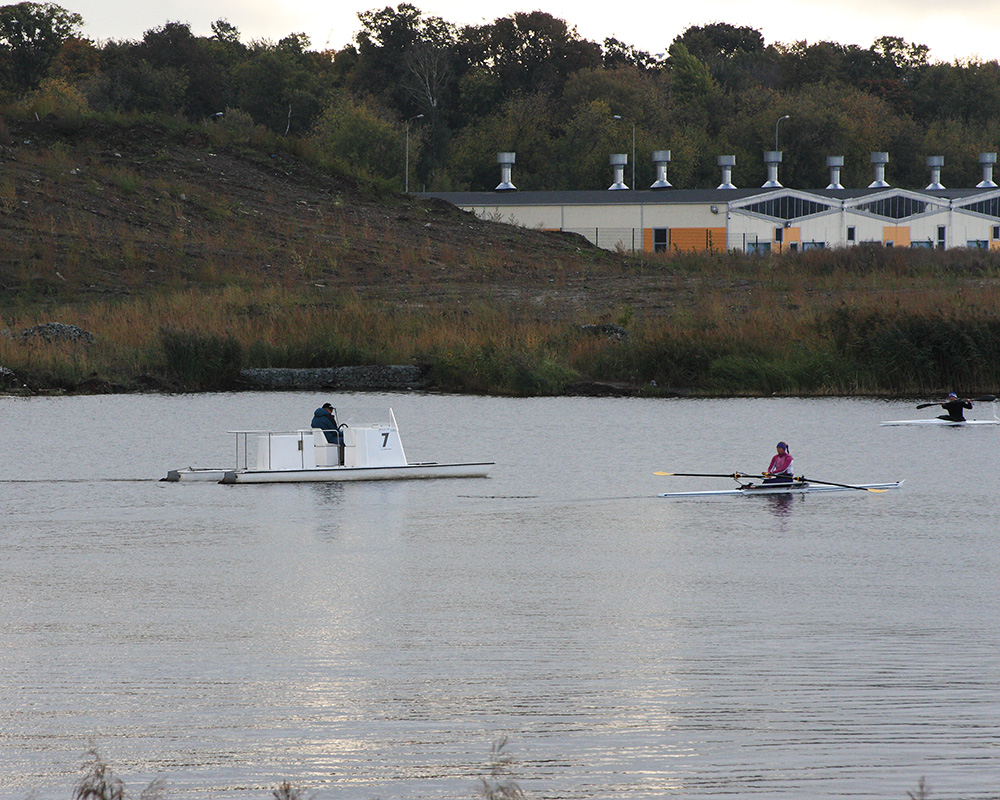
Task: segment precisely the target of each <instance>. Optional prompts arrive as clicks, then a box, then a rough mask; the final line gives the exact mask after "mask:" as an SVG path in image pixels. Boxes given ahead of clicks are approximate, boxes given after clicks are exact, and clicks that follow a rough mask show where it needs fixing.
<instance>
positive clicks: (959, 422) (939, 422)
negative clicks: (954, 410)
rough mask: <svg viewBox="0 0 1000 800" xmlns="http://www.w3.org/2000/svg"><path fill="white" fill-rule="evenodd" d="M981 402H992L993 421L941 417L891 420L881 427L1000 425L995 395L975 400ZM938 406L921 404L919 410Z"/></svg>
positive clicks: (881, 423) (883, 423)
mask: <svg viewBox="0 0 1000 800" xmlns="http://www.w3.org/2000/svg"><path fill="white" fill-rule="evenodd" d="M974 399H976V400H979V401H980V402H983V401H985V402H991V403H992V405H993V419H989V418H987V419H964V420H963V419H941V417H933V418H931V419H891V420H888V421H887V422H880V423H879V425H896V426H899V425H925V426H930V427H932V428H937V427H941V426H945V427H949V428H962V427H965V426H966V425H1000V418H998V417H997V404H996V398H995V397H993V395H987V396H986V397H981V398H974ZM933 405H938V404H937V403H921V404H920V405H919V406H917V408H927V407H928V406H933Z"/></svg>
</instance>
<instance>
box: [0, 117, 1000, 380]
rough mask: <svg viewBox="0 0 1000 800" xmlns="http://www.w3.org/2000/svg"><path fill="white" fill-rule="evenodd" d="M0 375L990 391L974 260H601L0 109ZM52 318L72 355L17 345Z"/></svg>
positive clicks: (988, 336)
mask: <svg viewBox="0 0 1000 800" xmlns="http://www.w3.org/2000/svg"><path fill="white" fill-rule="evenodd" d="M0 236H2V238H3V242H4V246H3V247H2V248H0V299H2V306H0V331H2V330H3V329H6V335H4V336H0V365H2V366H3V367H5V368H6V369H7V370H8V373H7V374H6V377H5V378H4V379H3V380H5V381H6V383H7V385H8V387H9V388H16V389H18V390H22V391H28V390H30V391H51V390H68V391H97V390H108V389H117V388H121V389H126V390H127V389H137V388H165V389H182V390H184V389H186V390H198V389H209V388H213V389H218V388H239V386H240V379H239V370H240V368H241V367H245V366H255V367H266V366H275V367H325V366H339V365H350V364H368V363H372V364H392V363H403V364H405V363H419V364H422V365H427V366H428V367H429V368H430V373H431V376H432V381H433V384H434V385H435V386H436V387H438V388H442V389H449V390H457V391H475V392H502V393H514V394H539V393H542V394H544V393H559V392H564V391H573V390H578V389H579V387H580V386H581V385H591V386H592V385H593V384H594V383H595V382H602V383H606V384H614V385H615V386H617V387H618V388H619V390H621V391H629V392H634V393H638V392H646V393H654V394H656V393H666V392H673V391H681V390H683V391H696V392H702V393H712V394H733V393H750V394H759V393H771V392H782V393H804V394H813V393H913V394H916V393H921V392H929V391H938V390H941V389H946V388H950V387H955V388H959V389H962V388H968V390H969V391H972V390H973V389H976V390H979V391H987V390H989V389H991V388H995V387H996V386H997V385H998V384H1000V374H998V372H1000V317H998V309H1000V294H998V291H997V276H998V269H997V268H998V265H1000V261H998V259H997V257H995V256H993V255H991V254H989V253H984V252H978V251H958V252H947V253H934V252H904V251H892V250H883V249H882V248H855V249H852V250H850V251H842V252H833V251H826V252H822V251H820V252H811V253H807V254H790V255H786V256H778V257H773V258H768V259H760V258H750V257H747V256H743V255H741V254H716V255H702V256H694V255H684V254H674V255H671V256H661V255H657V256H631V255H630V256H625V255H619V254H614V253H608V252H605V251H602V250H599V249H597V248H595V247H592V246H591V245H589V244H588V243H587V242H586V241H584V240H583V239H581V238H579V237H575V236H570V235H564V234H553V233H543V232H540V231H531V230H525V229H521V228H516V227H513V226H509V225H502V224H496V223H492V222H488V221H485V220H479V219H477V218H475V217H474V216H472V215H470V214H466V213H464V212H460V211H458V210H457V209H454V208H453V207H451V206H449V205H447V204H445V203H440V202H430V201H423V200H419V199H415V198H407V197H403V196H401V195H399V194H398V193H395V192H392V191H390V190H389V189H387V188H385V187H380V186H377V185H372V184H371V183H366V182H360V181H358V180H355V179H353V178H351V177H350V176H349V174H348V173H347V171H345V169H344V168H343V165H331V164H324V163H322V162H321V161H320V160H319V159H318V158H317V156H316V155H315V154H314V153H311V152H309V151H308V149H307V148H306V146H305V145H303V144H301V143H299V142H295V141H289V140H284V139H281V138H279V137H274V136H271V135H268V134H263V133H261V132H260V131H259V130H250V131H241V130H234V129H231V128H227V127H226V126H224V125H198V126H191V125H187V124H183V123H179V122H175V121H170V120H150V119H142V120H136V119H131V120H127V119H122V118H116V117H100V118H97V117H87V116H79V115H77V116H72V115H71V116H63V117H58V118H57V117H53V116H44V117H41V118H35V117H34V116H30V117H29V118H28V119H24V118H23V115H22V117H21V118H19V117H17V116H16V115H11V114H8V115H7V116H6V117H2V116H0ZM47 322H57V323H63V324H66V325H75V326H78V327H79V328H81V329H84V330H86V331H88V332H90V333H92V334H93V336H94V339H93V341H92V342H87V341H78V340H70V341H67V340H62V339H58V338H55V339H53V338H52V337H51V336H50V337H48V338H46V337H45V336H28V337H24V336H22V335H21V334H22V331H24V330H26V329H29V328H31V327H32V326H35V325H39V324H41V323H47Z"/></svg>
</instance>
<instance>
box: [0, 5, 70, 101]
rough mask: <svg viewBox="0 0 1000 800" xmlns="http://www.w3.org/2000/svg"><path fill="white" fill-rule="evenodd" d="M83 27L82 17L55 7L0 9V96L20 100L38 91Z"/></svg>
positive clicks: (9, 7) (30, 6) (21, 6)
mask: <svg viewBox="0 0 1000 800" xmlns="http://www.w3.org/2000/svg"><path fill="white" fill-rule="evenodd" d="M82 24H83V17H81V16H80V15H79V14H77V13H74V12H71V11H67V10H66V9H65V8H63V7H62V6H58V5H56V4H54V3H31V2H25V3H17V4H15V5H8V6H0V93H7V94H11V95H14V96H20V95H23V94H24V93H25V92H29V91H31V90H32V89H35V88H37V87H38V84H39V83H40V82H41V80H42V79H43V78H44V77H46V75H47V74H48V70H49V66H50V65H51V64H52V61H53V59H54V58H55V57H56V55H57V54H58V52H59V50H60V48H62V46H63V42H65V41H66V40H67V39H69V38H70V37H71V36H74V35H75V34H76V32H77V31H78V29H79V28H80V26H81V25H82Z"/></svg>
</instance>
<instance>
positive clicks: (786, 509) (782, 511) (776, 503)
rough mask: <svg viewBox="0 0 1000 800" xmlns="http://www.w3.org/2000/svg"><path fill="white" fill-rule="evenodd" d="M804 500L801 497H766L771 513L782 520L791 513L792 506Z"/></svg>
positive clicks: (783, 495)
mask: <svg viewBox="0 0 1000 800" xmlns="http://www.w3.org/2000/svg"><path fill="white" fill-rule="evenodd" d="M804 499H805V498H804V497H802V496H801V495H798V496H796V495H794V494H776V495H772V496H770V497H768V498H767V502H768V504H769V505H770V507H771V513H772V514H774V516H776V517H779V518H782V517H787V516H788V515H789V514H791V513H792V506H793V504H795V503H796V502H798V501H799V500H804Z"/></svg>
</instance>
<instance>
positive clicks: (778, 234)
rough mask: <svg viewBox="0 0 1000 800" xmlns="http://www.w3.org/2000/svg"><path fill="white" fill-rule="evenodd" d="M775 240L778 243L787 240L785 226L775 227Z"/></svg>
mask: <svg viewBox="0 0 1000 800" xmlns="http://www.w3.org/2000/svg"><path fill="white" fill-rule="evenodd" d="M774 241H776V242H778V243H781V242H783V241H785V229H784V228H775V229H774Z"/></svg>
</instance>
